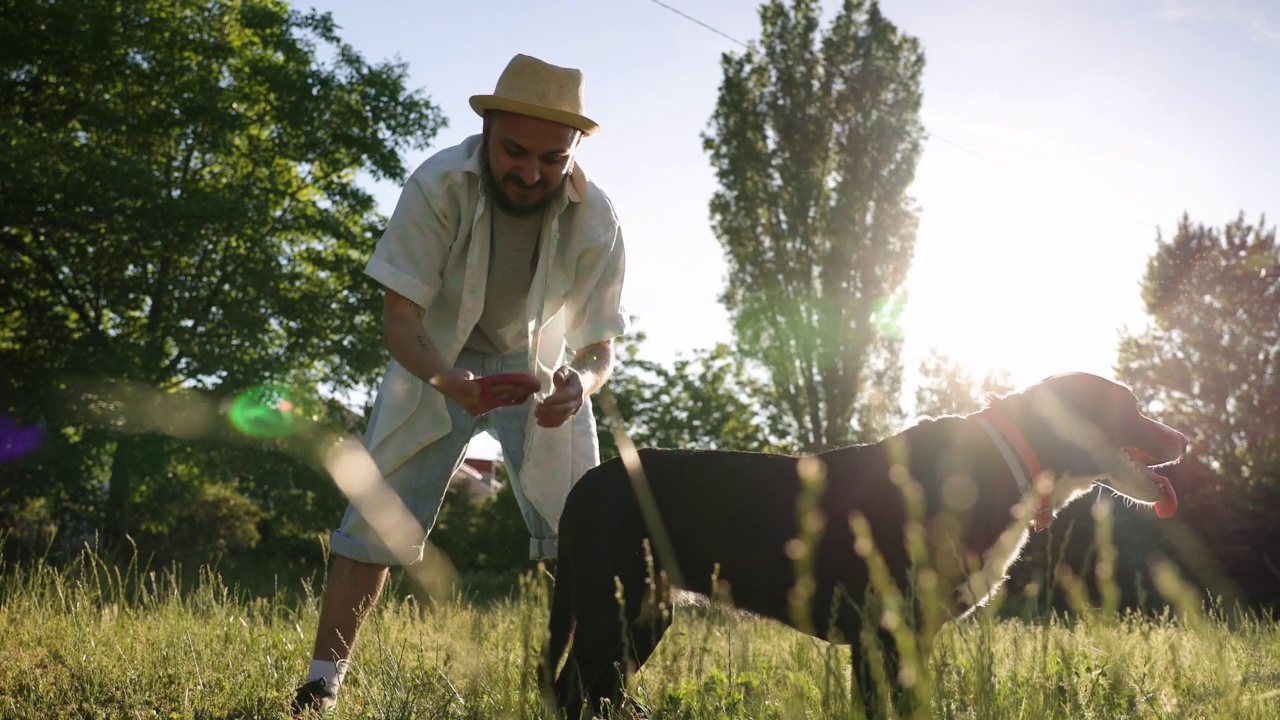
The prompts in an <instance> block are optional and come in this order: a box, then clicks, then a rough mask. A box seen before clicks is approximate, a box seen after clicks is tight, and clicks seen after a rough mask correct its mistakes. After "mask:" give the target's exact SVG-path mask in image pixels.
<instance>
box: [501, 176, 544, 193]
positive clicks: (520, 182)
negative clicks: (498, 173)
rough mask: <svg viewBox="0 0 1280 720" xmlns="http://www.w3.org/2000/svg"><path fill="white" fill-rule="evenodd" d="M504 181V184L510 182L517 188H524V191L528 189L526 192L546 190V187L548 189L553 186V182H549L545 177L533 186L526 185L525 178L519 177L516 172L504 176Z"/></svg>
mask: <svg viewBox="0 0 1280 720" xmlns="http://www.w3.org/2000/svg"><path fill="white" fill-rule="evenodd" d="M502 181H503V182H509V183H511V184H512V185H515V186H516V187H521V188H524V189H526V190H534V189H537V188H545V187H548V186H550V185H551V182H550V181H549V180H547V179H546V178H544V177H543V178H538V180H537V182H535V183H533V184H532V185H530V184H528V183H526V182H525V181H524V178H522V177H520V175H519V174H518V173H514V172H509V173H507V174H506V175H503V176H502Z"/></svg>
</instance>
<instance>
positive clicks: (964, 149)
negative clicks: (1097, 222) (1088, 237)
mask: <svg viewBox="0 0 1280 720" xmlns="http://www.w3.org/2000/svg"><path fill="white" fill-rule="evenodd" d="M649 2H651V3H653V4H654V5H657V6H658V7H661V8H663V9H665V10H669V11H671V12H672V13H675V14H676V15H679V16H680V17H681V18H684V19H685V20H688V21H689V22H691V23H694V24H697V25H699V26H701V27H702V28H704V29H706V30H709V31H711V32H713V33H715V34H716V35H719V36H720V37H722V38H724V39H726V40H729V41H730V42H734V43H737V44H738V45H741V46H742V47H744V48H745V47H747V44H746V43H744V42H742V41H741V40H739V39H737V38H735V37H733V36H732V35H730V34H728V33H726V32H724V31H723V30H720V29H719V28H717V27H715V26H713V25H710V24H708V23H705V22H703V21H701V20H699V19H698V18H695V17H693V16H692V15H689V14H688V13H686V12H684V11H682V10H680V9H678V8H674V7H672V6H670V5H668V4H667V3H665V2H662V0H649ZM924 136H925V138H927V139H930V140H940V141H942V142H944V143H946V144H947V145H950V146H951V147H953V148H956V149H957V150H960V151H962V152H966V153H968V154H969V155H972V156H973V157H975V158H977V159H978V160H981V161H982V162H985V163H988V164H990V165H994V166H995V167H997V168H999V169H1000V170H1002V171H1004V172H1006V173H1007V172H1009V170H1010V168H1009V167H1008V166H1007V165H1005V164H1004V163H1002V162H1000V161H998V160H996V159H994V158H991V157H988V156H986V155H984V154H982V153H980V152H978V151H976V150H973V149H972V148H968V147H965V146H964V145H961V144H960V143H958V142H955V141H954V140H948V139H947V138H944V137H942V136H941V135H939V134H937V133H935V132H932V131H930V130H925V131H924ZM1108 199H1110V198H1108ZM1130 219H1132V220H1133V221H1134V222H1138V221H1137V220H1136V219H1134V218H1130Z"/></svg>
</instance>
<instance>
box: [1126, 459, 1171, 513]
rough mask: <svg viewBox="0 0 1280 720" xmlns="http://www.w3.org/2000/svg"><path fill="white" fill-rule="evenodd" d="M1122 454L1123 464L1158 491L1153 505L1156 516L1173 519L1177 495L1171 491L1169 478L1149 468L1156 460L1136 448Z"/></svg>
mask: <svg viewBox="0 0 1280 720" xmlns="http://www.w3.org/2000/svg"><path fill="white" fill-rule="evenodd" d="M1122 454H1123V455H1124V459H1125V462H1127V463H1129V467H1131V468H1133V470H1134V472H1136V473H1138V474H1139V475H1141V476H1142V477H1144V478H1146V479H1147V480H1150V481H1151V482H1152V483H1153V484H1154V485H1155V486H1156V489H1157V490H1158V491H1159V493H1160V497H1159V499H1157V500H1156V504H1155V509H1156V515H1157V516H1158V517H1161V518H1167V517H1173V514H1174V513H1175V512H1177V511H1178V495H1177V493H1175V492H1174V491H1173V484H1172V483H1170V482H1169V478H1167V477H1165V476H1163V475H1161V474H1160V473H1158V472H1156V471H1155V470H1153V469H1152V468H1151V467H1150V466H1151V465H1156V464H1158V463H1157V462H1156V459H1155V458H1153V457H1151V455H1150V454H1148V453H1146V452H1143V451H1142V450H1139V449H1138V448H1131V447H1127V448H1125V449H1124V450H1123V451H1122Z"/></svg>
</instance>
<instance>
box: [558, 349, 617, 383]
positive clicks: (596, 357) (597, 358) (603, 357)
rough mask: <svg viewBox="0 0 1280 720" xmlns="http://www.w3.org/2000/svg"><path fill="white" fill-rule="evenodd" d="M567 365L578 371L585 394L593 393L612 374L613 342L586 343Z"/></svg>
mask: <svg viewBox="0 0 1280 720" xmlns="http://www.w3.org/2000/svg"><path fill="white" fill-rule="evenodd" d="M569 367H571V368H573V370H574V372H576V373H578V378H579V380H581V381H582V389H583V391H585V392H586V394H587V395H595V394H596V393H597V392H599V391H600V388H602V387H604V384H605V383H606V382H608V380H609V376H610V375H611V374H613V342H612V341H610V340H605V341H604V342H598V343H595V344H592V345H587V346H586V347H584V348H582V349H581V350H579V351H578V352H576V353H574V356H573V359H572V360H570V361H569Z"/></svg>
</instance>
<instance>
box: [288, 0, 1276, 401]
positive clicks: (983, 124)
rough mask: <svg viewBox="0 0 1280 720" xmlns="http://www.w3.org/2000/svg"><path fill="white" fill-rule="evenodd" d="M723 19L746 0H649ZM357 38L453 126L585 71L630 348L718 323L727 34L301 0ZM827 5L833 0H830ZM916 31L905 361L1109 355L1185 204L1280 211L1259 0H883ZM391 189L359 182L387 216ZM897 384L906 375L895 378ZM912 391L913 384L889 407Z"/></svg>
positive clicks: (462, 1) (1100, 362) (569, 12)
mask: <svg viewBox="0 0 1280 720" xmlns="http://www.w3.org/2000/svg"><path fill="white" fill-rule="evenodd" d="M663 1H664V3H665V4H667V5H671V6H673V7H675V8H678V9H679V10H682V11H683V12H685V13H688V14H689V15H692V16H693V17H695V18H697V19H698V20H701V21H703V22H705V23H707V24H709V25H711V26H714V27H715V28H716V29H718V30H720V31H722V32H723V33H725V34H727V35H729V36H731V37H733V38H736V39H738V40H743V41H746V40H750V39H752V38H755V37H757V36H758V34H759V19H758V16H757V14H756V7H757V4H756V3H754V2H750V1H748V0H663ZM296 4H297V5H298V6H299V7H303V8H305V7H316V8H317V9H320V10H326V11H331V12H332V13H333V16H334V19H335V20H336V22H337V23H338V25H339V26H340V27H341V29H340V35H341V37H342V38H343V39H344V40H346V41H347V42H349V43H351V44H352V45H354V46H355V47H356V48H357V49H358V50H360V51H361V52H362V53H364V55H365V56H366V58H368V59H369V60H371V61H373V60H381V59H387V58H391V57H395V56H398V57H399V58H401V59H403V60H404V61H406V62H407V63H408V65H409V69H410V75H411V84H412V85H413V86H415V87H422V88H424V89H425V90H426V92H427V93H428V94H429V95H430V96H431V97H432V99H433V100H434V101H435V102H436V103H437V104H439V105H440V107H441V108H442V109H443V110H444V113H445V114H446V116H447V117H448V119H449V127H448V128H447V129H445V130H444V131H442V132H441V133H440V134H439V135H438V136H437V138H436V142H435V144H434V145H433V147H432V148H431V149H429V150H427V151H422V152H417V153H413V154H411V155H409V156H408V157H406V158H405V161H406V164H407V166H408V167H410V168H412V167H415V166H416V165H417V164H418V163H420V162H421V161H422V160H424V159H426V157H428V156H429V155H430V154H431V153H432V152H435V151H436V150H439V149H441V148H444V147H447V146H449V145H452V144H454V143H456V142H459V141H461V140H462V139H463V138H464V137H466V136H468V135H470V134H473V133H476V132H479V129H480V122H479V118H478V117H476V116H475V114H474V113H473V112H472V111H471V109H470V107H469V106H468V105H467V99H468V98H469V97H470V96H471V95H473V94H476V93H488V92H491V91H492V89H493V85H494V82H495V81H496V80H497V77H498V75H499V73H500V72H501V71H502V68H503V67H504V66H505V65H506V63H507V61H508V60H509V59H510V57H511V56H512V55H513V54H515V53H517V52H522V53H526V54H530V55H534V56H537V57H540V58H542V59H543V60H546V61H548V62H552V63H555V64H558V65H567V66H572V67H578V68H581V69H583V71H584V72H585V73H586V82H587V89H586V102H587V106H588V114H590V115H592V116H593V117H594V119H596V120H597V121H598V122H600V124H601V125H602V132H601V134H600V135H598V136H596V137H592V138H589V139H587V140H586V141H585V142H584V143H583V145H582V148H581V150H580V152H579V160H580V162H581V163H582V166H583V167H584V168H585V169H586V171H587V172H588V174H590V175H591V176H592V177H593V179H594V180H596V182H598V183H599V184H600V185H601V187H603V188H604V189H605V191H606V192H607V193H609V195H610V197H611V198H612V200H613V202H614V204H615V206H616V208H617V211H618V214H619V218H620V220H621V222H622V225H623V232H624V236H625V238H626V242H627V255H628V267H627V270H628V274H627V289H626V302H627V306H628V310H629V311H630V312H632V313H633V314H635V315H637V316H638V319H639V322H638V324H637V327H638V329H640V330H643V331H644V332H646V333H647V334H648V338H649V339H648V342H647V343H646V345H645V346H644V352H645V354H646V355H647V356H648V357H649V358H650V359H654V360H658V361H662V362H669V361H670V360H671V359H673V358H674V357H675V356H676V354H677V353H688V352H689V351H691V350H693V349H695V348H699V347H706V346H709V345H711V344H712V343H714V342H716V341H721V340H725V341H727V340H730V339H731V336H730V332H729V325H728V317H727V314H726V313H725V311H724V308H723V307H722V306H721V305H720V304H719V303H718V301H717V297H718V295H719V293H720V292H721V290H722V289H723V287H724V280H725V263H724V260H723V257H722V251H721V249H720V246H719V244H718V242H717V241H716V239H715V237H714V236H713V235H712V233H711V229H710V223H709V220H708V209H707V203H708V201H709V199H710V197H711V194H712V192H713V191H714V189H715V180H714V177H713V174H712V170H711V167H710V164H709V163H708V160H707V156H706V155H705V153H704V152H703V151H702V147H701V139H700V133H701V132H702V131H703V130H704V129H705V128H706V127H707V122H708V119H709V118H710V116H711V112H712V109H713V107H714V105H715V102H716V96H717V90H718V88H719V84H720V80H721V71H720V65H719V61H720V55H721V53H723V52H726V51H739V50H741V47H740V46H738V45H736V44H735V43H734V42H733V41H731V40H728V39H726V38H724V37H722V36H720V35H717V34H715V33H713V32H711V31H709V30H707V29H705V28H703V27H700V26H699V25H697V24H694V23H693V22H690V21H689V20H686V19H684V18H682V17H680V16H679V15H677V14H675V13H673V12H671V11H670V10H667V9H664V8H663V7H662V6H660V5H659V4H657V3H656V2H654V0H608V2H582V1H581V0H576V1H575V2H567V1H565V0H544V1H543V2H539V3H528V2H521V1H519V0H428V1H425V2H407V1H402V2H390V1H389V0H360V1H359V2H355V1H353V0H301V1H300V2H298V3H296ZM824 5H825V7H826V8H827V10H828V13H831V12H833V11H834V9H835V7H836V6H837V2H836V1H835V0H826V2H824ZM881 8H882V10H883V12H884V14H885V15H886V17H888V18H889V19H890V20H891V21H893V22H894V23H895V24H897V26H898V27H899V28H901V29H903V30H904V31H906V32H908V33H910V34H912V35H914V36H916V37H917V38H919V39H920V41H921V44H922V46H923V48H924V51H925V57H926V66H925V72H924V78H923V91H924V104H923V109H922V112H921V116H922V120H923V123H924V126H925V129H926V130H927V131H929V132H930V133H931V134H932V136H933V137H932V138H931V139H930V140H929V141H928V142H927V143H926V144H925V146H924V151H923V153H922V155H921V158H920V163H919V166H918V168H917V172H916V181H915V184H914V186H913V187H912V189H911V193H912V195H913V197H914V198H915V199H916V201H917V203H918V204H919V206H920V209H921V215H920V228H919V234H918V240H917V245H916V256H915V261H914V264H913V267H912V270H911V274H910V276H909V279H908V288H907V289H908V292H909V301H908V304H907V309H906V312H905V315H904V319H903V323H904V331H905V333H906V342H907V347H906V349H905V352H904V357H903V361H904V366H905V368H906V369H907V371H908V376H907V381H908V382H911V381H912V379H913V378H912V373H913V371H914V369H915V368H916V367H918V365H919V361H920V359H921V357H923V355H924V354H925V353H927V352H928V350H929V349H930V348H931V347H936V348H938V349H939V350H941V351H943V352H945V353H947V354H948V355H950V356H952V357H954V358H956V359H958V360H959V361H961V362H963V363H965V364H966V365H968V366H969V367H970V368H971V370H972V371H973V372H974V374H975V375H977V376H981V375H982V374H983V373H985V372H986V371H987V370H988V369H991V368H1005V369H1008V370H1009V371H1010V372H1011V373H1012V376H1013V380H1014V382H1015V383H1016V384H1018V385H1024V384H1028V383H1032V382H1035V381H1036V380H1038V379H1040V378H1042V377H1044V376H1046V375H1049V374H1052V373H1056V372H1064V371H1071V370H1084V371H1090V372H1096V373H1099V374H1103V375H1110V374H1111V373H1112V368H1113V365H1114V362H1115V350H1116V346H1117V337H1118V335H1117V333H1118V331H1119V330H1120V329H1121V328H1122V327H1125V326H1128V327H1130V328H1136V327H1138V326H1140V325H1141V324H1142V323H1143V322H1144V321H1145V315H1144V313H1143V310H1142V306H1141V300H1140V297H1139V282H1140V280H1141V276H1142V273H1143V271H1144V269H1145V263H1146V260H1147V258H1148V257H1149V256H1150V254H1151V252H1152V251H1153V250H1154V248H1155V236H1156V231H1157V229H1160V230H1161V231H1163V232H1164V233H1165V235H1166V236H1169V235H1171V234H1172V232H1173V230H1174V228H1175V226H1176V223H1177V220H1178V218H1179V216H1180V215H1181V214H1182V213H1183V212H1184V211H1186V212H1188V213H1189V214H1190V216H1191V218H1192V220H1193V221H1196V222H1203V223H1206V224H1211V225H1216V226H1221V225H1222V224H1224V223H1225V222H1227V221H1228V220H1231V219H1233V218H1234V217H1235V216H1236V215H1237V213H1239V212H1240V211H1244V212H1245V214H1246V218H1247V219H1249V220H1250V221H1256V220H1257V219H1258V217H1259V215H1260V214H1261V213H1264V212H1267V211H1268V210H1269V211H1271V213H1272V217H1270V218H1269V219H1268V224H1269V225H1272V224H1275V222H1276V219H1275V217H1276V216H1277V215H1278V214H1280V205H1278V203H1280V142H1278V141H1277V140H1278V139H1280V132H1277V130H1276V128H1278V127H1280V2H1277V0H1127V1H1126V2H1111V1H1109V0H1036V1H1034V2H1026V1H1025V0H969V1H968V2H954V1H951V0H882V3H881ZM398 193H399V188H398V187H396V186H393V185H385V186H377V194H378V198H379V202H380V205H381V209H382V211H383V212H384V213H386V214H390V212H391V209H392V208H393V207H394V204H395V200H396V197H397V195H398ZM908 397H910V394H909V395H908ZM907 409H908V411H910V408H909V407H908V408H907Z"/></svg>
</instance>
